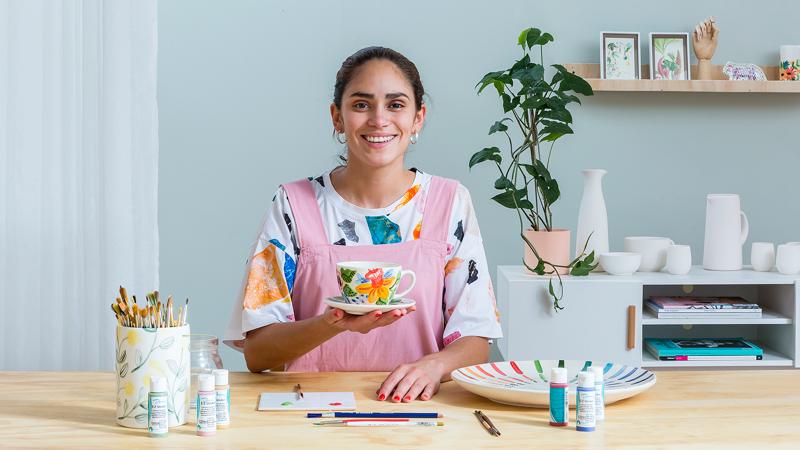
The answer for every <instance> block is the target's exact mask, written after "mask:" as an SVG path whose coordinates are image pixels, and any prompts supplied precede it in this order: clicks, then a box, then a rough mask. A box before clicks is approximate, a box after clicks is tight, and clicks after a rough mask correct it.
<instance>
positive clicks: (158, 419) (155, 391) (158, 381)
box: [147, 377, 169, 437]
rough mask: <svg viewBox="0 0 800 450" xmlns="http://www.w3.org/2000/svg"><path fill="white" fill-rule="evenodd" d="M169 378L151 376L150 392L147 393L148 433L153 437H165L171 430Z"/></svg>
mask: <svg viewBox="0 0 800 450" xmlns="http://www.w3.org/2000/svg"><path fill="white" fill-rule="evenodd" d="M167 414H168V412H167V380H165V379H164V378H163V377H150V393H149V394H148V395H147V433H148V434H149V435H150V436H151V437H164V436H166V435H167V433H168V432H169V416H168V415H167Z"/></svg>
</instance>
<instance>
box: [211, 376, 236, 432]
mask: <svg viewBox="0 0 800 450" xmlns="http://www.w3.org/2000/svg"><path fill="white" fill-rule="evenodd" d="M211 375H213V376H214V384H215V385H216V386H214V388H215V391H216V399H217V428H228V426H229V425H230V424H231V387H230V386H229V385H228V371H227V370H225V369H215V370H213V371H211Z"/></svg>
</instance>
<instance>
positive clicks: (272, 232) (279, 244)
mask: <svg viewBox="0 0 800 450" xmlns="http://www.w3.org/2000/svg"><path fill="white" fill-rule="evenodd" d="M293 223H294V218H293V216H292V211H291V208H290V207H289V201H288V199H287V197H286V192H285V191H284V190H283V188H280V189H279V190H278V192H277V193H276V194H275V197H274V198H273V200H272V204H271V205H270V207H269V208H268V210H267V212H266V214H265V215H264V219H263V220H262V222H261V226H260V228H259V234H258V237H257V238H256V239H255V242H254V243H253V245H252V246H251V248H250V253H249V254H248V255H249V257H248V259H247V263H246V268H245V274H244V279H243V280H242V285H241V288H240V289H239V293H238V295H237V296H236V298H235V299H234V304H233V308H232V310H231V317H230V321H229V323H228V328H227V330H226V332H225V338H224V339H223V342H224V343H225V344H227V345H229V346H231V347H233V348H235V349H237V350H240V351H241V350H242V349H243V347H244V337H245V334H246V333H247V332H248V331H250V330H254V329H256V328H261V327H263V326H266V325H270V324H273V323H277V322H292V321H294V310H293V308H292V299H291V294H292V290H293V287H294V276H295V270H296V267H297V258H298V254H299V249H298V248H297V240H296V238H295V235H294V229H293V227H292V224H293Z"/></svg>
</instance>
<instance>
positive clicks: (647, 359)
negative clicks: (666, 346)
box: [642, 342, 794, 368]
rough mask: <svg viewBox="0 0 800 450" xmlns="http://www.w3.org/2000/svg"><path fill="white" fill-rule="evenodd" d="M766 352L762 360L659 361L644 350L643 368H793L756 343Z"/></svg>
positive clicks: (773, 352) (778, 355)
mask: <svg viewBox="0 0 800 450" xmlns="http://www.w3.org/2000/svg"><path fill="white" fill-rule="evenodd" d="M754 343H755V344H756V345H758V346H759V347H761V348H762V349H763V350H764V359H762V360H760V361H759V360H739V361H735V360H734V361H659V360H657V359H656V358H655V357H654V356H653V355H651V354H650V352H648V351H647V350H642V367H648V368H652V367H657V368H661V367H669V368H676V367H792V366H793V365H794V361H792V359H791V358H787V357H786V356H785V355H782V354H780V353H778V352H776V351H774V350H772V349H770V348H767V347H765V346H764V345H762V344H760V343H758V342H754Z"/></svg>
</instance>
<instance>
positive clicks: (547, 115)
mask: <svg viewBox="0 0 800 450" xmlns="http://www.w3.org/2000/svg"><path fill="white" fill-rule="evenodd" d="M539 117H540V118H542V119H551V120H557V121H559V122H564V123H572V114H570V112H569V111H567V110H566V109H548V110H545V111H542V112H540V113H539Z"/></svg>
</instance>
